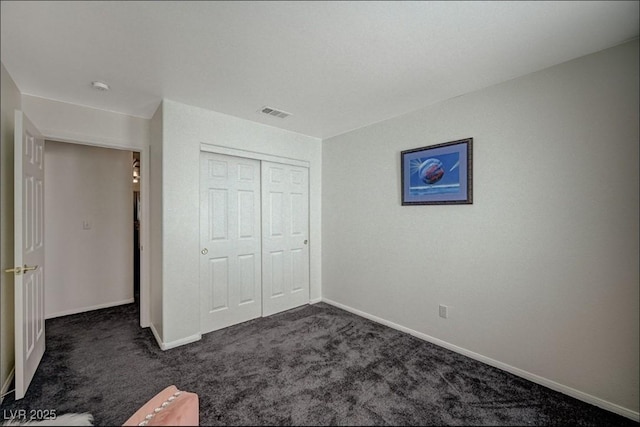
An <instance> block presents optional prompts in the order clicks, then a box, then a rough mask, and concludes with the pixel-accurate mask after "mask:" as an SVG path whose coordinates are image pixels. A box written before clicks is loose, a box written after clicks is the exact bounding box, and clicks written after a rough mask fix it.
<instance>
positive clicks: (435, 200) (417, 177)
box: [400, 138, 473, 205]
mask: <svg viewBox="0 0 640 427" xmlns="http://www.w3.org/2000/svg"><path fill="white" fill-rule="evenodd" d="M472 147H473V138H467V139H461V140H458V141H451V142H445V143H443V144H437V145H430V146H428V147H421V148H414V149H411V150H405V151H403V152H402V153H400V165H401V171H402V172H401V174H402V204H403V205H455V204H472V203H473V173H472V172H473V167H472V166H473V162H472V161H473V151H472Z"/></svg>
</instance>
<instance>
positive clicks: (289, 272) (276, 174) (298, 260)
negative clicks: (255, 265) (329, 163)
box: [262, 161, 309, 316]
mask: <svg viewBox="0 0 640 427" xmlns="http://www.w3.org/2000/svg"><path fill="white" fill-rule="evenodd" d="M308 239H309V170H308V169H307V168H304V167H298V166H290V165H285V164H280V163H271V162H266V161H263V162H262V315H263V316H268V315H270V314H274V313H278V312H280V311H284V310H289V309H291V308H294V307H298V306H301V305H304V304H307V303H308V302H309V245H308Z"/></svg>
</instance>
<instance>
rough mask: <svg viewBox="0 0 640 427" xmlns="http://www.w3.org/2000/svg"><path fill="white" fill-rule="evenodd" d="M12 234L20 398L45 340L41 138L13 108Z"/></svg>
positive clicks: (28, 382) (25, 118)
mask: <svg viewBox="0 0 640 427" xmlns="http://www.w3.org/2000/svg"><path fill="white" fill-rule="evenodd" d="M14 144H15V146H14V150H15V166H14V167H15V170H14V192H15V193H14V211H15V213H14V234H15V264H14V265H15V267H14V268H12V269H9V270H8V271H9V272H13V274H15V357H16V362H15V363H16V367H15V385H16V395H15V396H16V400H17V399H22V398H23V397H24V395H25V393H26V391H27V388H28V387H29V384H30V383H31V379H32V378H33V375H34V374H35V372H36V369H38V364H39V363H40V360H41V359H42V355H43V354H44V349H45V341H44V138H43V137H42V135H40V132H38V130H37V129H36V128H35V126H33V124H32V123H31V122H30V121H29V119H27V117H26V116H25V115H24V113H23V112H22V111H17V110H16V112H15V137H14Z"/></svg>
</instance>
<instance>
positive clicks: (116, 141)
mask: <svg viewBox="0 0 640 427" xmlns="http://www.w3.org/2000/svg"><path fill="white" fill-rule="evenodd" d="M39 130H40V133H42V136H44V139H49V140H52V141H58V142H68V143H71V144H80V145H91V146H92V147H101V148H113V149H115V150H131V151H142V150H143V149H144V145H142V146H141V145H140V144H136V142H135V141H127V140H123V139H120V138H105V137H99V138H96V137H95V136H92V135H83V134H80V133H75V132H66V131H62V130H58V129H39Z"/></svg>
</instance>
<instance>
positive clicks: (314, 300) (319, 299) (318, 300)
mask: <svg viewBox="0 0 640 427" xmlns="http://www.w3.org/2000/svg"><path fill="white" fill-rule="evenodd" d="M319 302H322V298H314V299H310V300H309V304H311V305H313V304H317V303H319Z"/></svg>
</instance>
